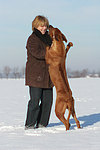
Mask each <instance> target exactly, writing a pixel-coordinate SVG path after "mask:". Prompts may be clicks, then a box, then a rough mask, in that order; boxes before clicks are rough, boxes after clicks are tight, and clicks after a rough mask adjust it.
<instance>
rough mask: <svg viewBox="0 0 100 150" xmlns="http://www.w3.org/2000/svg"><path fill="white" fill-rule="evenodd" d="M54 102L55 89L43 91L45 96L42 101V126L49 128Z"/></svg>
mask: <svg viewBox="0 0 100 150" xmlns="http://www.w3.org/2000/svg"><path fill="white" fill-rule="evenodd" d="M52 102H53V89H52V88H50V89H43V96H42V100H41V118H40V122H39V124H40V125H43V126H45V127H46V126H47V125H48V122H49V118H50V112H51V107H52Z"/></svg>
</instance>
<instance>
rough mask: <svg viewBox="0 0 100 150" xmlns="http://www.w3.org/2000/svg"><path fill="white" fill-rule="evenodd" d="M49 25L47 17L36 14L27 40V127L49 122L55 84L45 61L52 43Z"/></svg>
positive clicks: (44, 125) (43, 124)
mask: <svg viewBox="0 0 100 150" xmlns="http://www.w3.org/2000/svg"><path fill="white" fill-rule="evenodd" d="M48 26H49V21H48V20H47V18H45V17H44V16H40V15H39V16H36V17H35V19H34V20H33V22H32V30H33V33H32V34H31V35H30V36H29V38H28V40H27V45H26V49H27V63H26V73H25V84H26V85H28V86H29V93H30V100H29V102H28V110H27V117H26V123H25V129H33V128H39V127H46V126H47V125H48V122H49V117H50V112H51V107H52V101H53V90H52V87H53V84H52V82H51V80H50V76H49V72H48V65H46V61H45V54H46V46H50V45H51V43H52V40H51V38H50V36H49V35H48V32H47V29H48Z"/></svg>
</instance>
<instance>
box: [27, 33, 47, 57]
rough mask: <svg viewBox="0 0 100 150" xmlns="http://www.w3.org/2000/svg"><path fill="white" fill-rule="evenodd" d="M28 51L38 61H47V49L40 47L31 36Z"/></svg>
mask: <svg viewBox="0 0 100 150" xmlns="http://www.w3.org/2000/svg"><path fill="white" fill-rule="evenodd" d="M26 49H27V50H28V51H29V52H30V53H31V55H32V56H34V57H35V58H37V59H45V54H46V49H45V48H44V47H43V48H42V46H41V45H40V43H39V40H38V39H37V38H36V37H35V36H30V37H29V38H28V41H27V45H26Z"/></svg>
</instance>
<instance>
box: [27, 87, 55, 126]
mask: <svg viewBox="0 0 100 150" xmlns="http://www.w3.org/2000/svg"><path fill="white" fill-rule="evenodd" d="M29 92H30V100H29V103H28V110H27V118H26V123H25V126H34V125H35V124H36V125H37V126H38V124H39V123H40V124H41V125H43V126H45V127H46V126H47V125H48V122H49V118H50V112H51V107H52V101H53V89H52V88H48V89H45V88H36V87H29Z"/></svg>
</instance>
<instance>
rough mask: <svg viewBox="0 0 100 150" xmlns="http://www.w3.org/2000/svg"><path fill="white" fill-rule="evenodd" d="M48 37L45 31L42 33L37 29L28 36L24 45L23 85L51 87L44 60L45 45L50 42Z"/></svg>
mask: <svg viewBox="0 0 100 150" xmlns="http://www.w3.org/2000/svg"><path fill="white" fill-rule="evenodd" d="M49 38H50V37H49ZM49 38H48V34H47V32H46V34H45V35H42V34H41V33H40V31H38V30H37V29H36V30H35V31H34V32H33V33H32V34H31V35H30V36H29V38H28V40H27V45H26V49H27V62H26V72H25V85H28V86H32V87H40V88H51V87H53V84H52V82H51V79H50V75H49V71H48V65H47V64H46V61H45V54H46V46H48V45H50V44H51V42H52V41H51V40H50V39H49ZM46 43H47V44H46Z"/></svg>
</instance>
